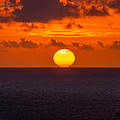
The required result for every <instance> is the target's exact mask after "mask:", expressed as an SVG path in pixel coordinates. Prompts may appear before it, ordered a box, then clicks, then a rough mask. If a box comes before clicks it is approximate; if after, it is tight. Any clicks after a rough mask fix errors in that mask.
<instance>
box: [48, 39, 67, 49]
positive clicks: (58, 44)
mask: <svg viewBox="0 0 120 120" xmlns="http://www.w3.org/2000/svg"><path fill="white" fill-rule="evenodd" d="M49 46H54V47H67V45H66V44H64V43H63V42H57V41H56V40H54V39H51V41H50V44H49Z"/></svg>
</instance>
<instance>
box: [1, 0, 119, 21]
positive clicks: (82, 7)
mask: <svg viewBox="0 0 120 120" xmlns="http://www.w3.org/2000/svg"><path fill="white" fill-rule="evenodd" d="M20 5H21V6H22V7H20V8H14V9H13V10H11V12H10V13H9V14H8V15H5V14H3V13H4V12H2V11H1V12H0V22H4V23H6V22H10V21H16V22H41V23H47V22H48V21H50V20H61V19H63V18H66V17H68V18H81V17H84V16H88V17H94V16H102V17H104V16H109V15H111V13H110V9H111V10H114V12H113V13H117V14H118V13H120V7H119V6H120V1H119V0H61V1H60V0H34V1H33V0H20ZM8 11H9V9H8ZM113 13H112V14H113Z"/></svg>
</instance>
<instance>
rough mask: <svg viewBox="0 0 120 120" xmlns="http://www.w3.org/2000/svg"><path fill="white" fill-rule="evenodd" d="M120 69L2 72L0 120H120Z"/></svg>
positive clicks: (50, 69) (7, 69)
mask: <svg viewBox="0 0 120 120" xmlns="http://www.w3.org/2000/svg"><path fill="white" fill-rule="evenodd" d="M119 110H120V68H68V69H63V68H62V69H60V68H0V120H119V119H120V118H119V117H115V113H116V112H118V111H119Z"/></svg>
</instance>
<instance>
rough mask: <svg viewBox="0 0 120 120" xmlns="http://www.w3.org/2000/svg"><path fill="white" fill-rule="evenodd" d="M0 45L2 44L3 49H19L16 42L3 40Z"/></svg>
mask: <svg viewBox="0 0 120 120" xmlns="http://www.w3.org/2000/svg"><path fill="white" fill-rule="evenodd" d="M0 44H2V45H3V47H5V48H19V44H18V43H17V42H16V41H8V42H6V41H5V40H3V41H2V42H0Z"/></svg>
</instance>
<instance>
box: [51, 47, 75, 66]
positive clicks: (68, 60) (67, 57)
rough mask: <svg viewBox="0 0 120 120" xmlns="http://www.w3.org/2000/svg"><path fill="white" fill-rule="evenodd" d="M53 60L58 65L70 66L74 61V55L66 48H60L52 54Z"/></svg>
mask: <svg viewBox="0 0 120 120" xmlns="http://www.w3.org/2000/svg"><path fill="white" fill-rule="evenodd" d="M53 60H54V62H55V64H56V65H57V66H59V67H70V66H71V65H72V64H73V63H74V62H75V55H74V53H73V52H72V51H70V50H68V49H60V50H58V51H57V52H56V53H55V54H54V56H53Z"/></svg>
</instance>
